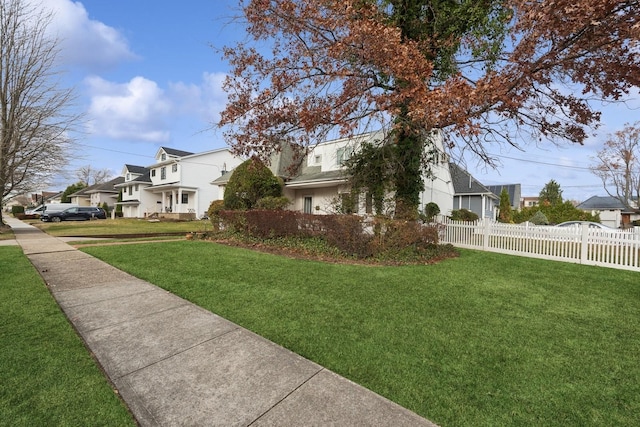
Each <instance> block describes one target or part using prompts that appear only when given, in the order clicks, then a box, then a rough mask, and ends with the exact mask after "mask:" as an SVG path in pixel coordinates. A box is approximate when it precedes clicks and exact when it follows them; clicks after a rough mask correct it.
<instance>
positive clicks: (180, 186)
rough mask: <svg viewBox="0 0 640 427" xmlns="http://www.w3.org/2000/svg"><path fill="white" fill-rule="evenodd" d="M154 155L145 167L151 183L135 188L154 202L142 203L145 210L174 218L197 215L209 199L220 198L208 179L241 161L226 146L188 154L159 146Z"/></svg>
mask: <svg viewBox="0 0 640 427" xmlns="http://www.w3.org/2000/svg"><path fill="white" fill-rule="evenodd" d="M155 158H156V163H154V164H152V165H149V166H147V169H149V179H150V181H151V185H145V186H144V188H142V187H139V189H140V191H143V192H145V193H147V194H148V195H152V197H150V198H149V199H148V200H150V201H151V200H155V202H156V206H155V207H154V206H145V209H146V210H145V213H147V214H149V213H152V212H157V213H163V214H166V213H172V214H177V215H173V216H175V217H176V218H181V217H188V216H192V217H193V216H195V217H196V218H200V217H201V216H202V215H203V214H204V213H205V212H206V211H207V209H208V208H209V205H210V204H211V202H212V201H213V200H218V199H220V198H222V194H221V193H220V191H219V188H218V186H217V185H211V182H212V181H214V180H215V179H216V178H217V177H219V176H221V175H223V174H225V173H226V171H227V170H231V169H234V168H235V167H236V166H238V165H239V164H240V163H242V161H243V159H240V158H238V157H235V156H234V155H233V154H231V151H230V150H229V149H227V148H221V149H217V150H211V151H206V152H203V153H190V152H187V151H182V150H175V149H172V148H167V147H160V149H159V150H158V152H157V153H156V156H155ZM134 191H135V184H134ZM145 200H147V199H145ZM123 201H124V199H123ZM140 213H141V212H138V214H140ZM187 214H188V215H187Z"/></svg>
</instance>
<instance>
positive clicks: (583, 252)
mask: <svg viewBox="0 0 640 427" xmlns="http://www.w3.org/2000/svg"><path fill="white" fill-rule="evenodd" d="M580 232H581V237H580V264H585V263H586V262H587V257H588V256H589V247H588V244H587V241H588V240H589V224H587V223H586V222H583V223H582V229H581V230H580Z"/></svg>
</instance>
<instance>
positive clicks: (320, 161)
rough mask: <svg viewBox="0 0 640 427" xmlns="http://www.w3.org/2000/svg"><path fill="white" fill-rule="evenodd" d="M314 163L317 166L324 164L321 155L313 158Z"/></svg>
mask: <svg viewBox="0 0 640 427" xmlns="http://www.w3.org/2000/svg"><path fill="white" fill-rule="evenodd" d="M313 163H314V164H316V165H319V164H320V163H322V156H321V155H319V154H318V155H317V156H315V157H314V158H313Z"/></svg>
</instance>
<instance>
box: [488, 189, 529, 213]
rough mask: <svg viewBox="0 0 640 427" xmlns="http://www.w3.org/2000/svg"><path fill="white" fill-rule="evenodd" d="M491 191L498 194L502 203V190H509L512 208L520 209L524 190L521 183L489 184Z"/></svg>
mask: <svg viewBox="0 0 640 427" xmlns="http://www.w3.org/2000/svg"><path fill="white" fill-rule="evenodd" d="M487 188H488V189H489V191H491V192H492V193H493V194H495V195H496V196H498V204H499V203H500V202H499V200H500V195H501V194H502V190H507V194H508V195H509V202H510V203H511V209H512V210H515V211H517V210H520V199H521V198H522V197H521V194H522V190H521V187H520V184H505V185H487Z"/></svg>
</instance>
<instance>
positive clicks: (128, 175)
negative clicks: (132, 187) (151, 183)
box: [127, 173, 131, 181]
mask: <svg viewBox="0 0 640 427" xmlns="http://www.w3.org/2000/svg"><path fill="white" fill-rule="evenodd" d="M127 181H131V174H130V173H128V174H127Z"/></svg>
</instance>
